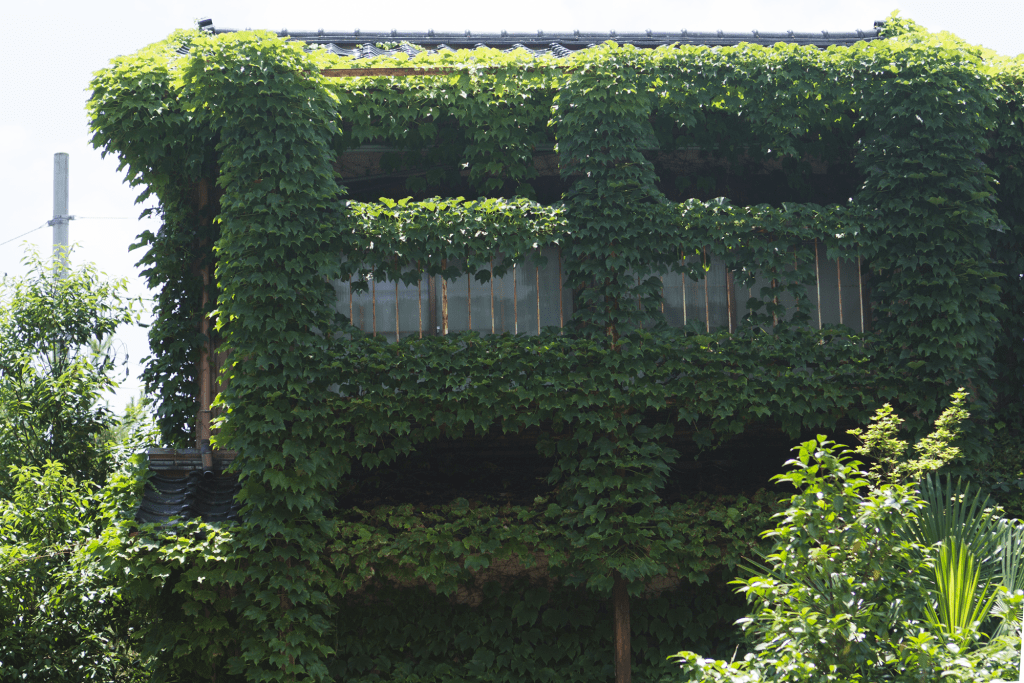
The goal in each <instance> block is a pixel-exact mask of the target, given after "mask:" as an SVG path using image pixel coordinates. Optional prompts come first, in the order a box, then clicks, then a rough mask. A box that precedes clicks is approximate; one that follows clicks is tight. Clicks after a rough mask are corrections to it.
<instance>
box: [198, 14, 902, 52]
mask: <svg viewBox="0 0 1024 683" xmlns="http://www.w3.org/2000/svg"><path fill="white" fill-rule="evenodd" d="M203 21H205V22H207V23H206V24H203V23H202V22H200V24H201V27H202V28H204V29H205V30H207V31H210V32H212V33H232V32H234V31H236V30H237V29H232V28H220V27H215V26H214V25H213V23H212V22H211V21H208V20H203ZM880 25H882V26H884V22H875V27H873V28H870V29H867V30H860V29H858V30H856V31H838V32H837V31H818V32H795V31H781V32H771V31H750V32H743V33H726V32H723V31H696V32H695V31H686V30H682V31H645V32H643V33H619V32H616V31H607V32H585V31H572V32H571V33H570V32H548V31H537V32H536V33H510V32H508V31H501V32H500V33H476V32H473V31H463V32H445V31H432V30H431V31H426V32H422V31H421V32H416V31H390V32H383V31H377V32H374V31H371V32H366V33H364V32H362V31H359V30H358V29H357V30H355V31H347V32H346V31H324V30H323V29H320V30H319V31H288V30H283V31H278V32H277V34H278V35H279V36H281V37H286V38H290V39H292V40H298V41H302V42H305V43H307V44H309V45H311V46H312V45H323V46H325V47H326V48H327V49H328V50H330V51H331V52H333V53H335V54H338V55H342V56H346V57H353V58H355V59H368V58H371V57H379V56H381V55H393V54H396V53H398V52H403V53H405V54H408V55H410V56H412V55H415V54H418V53H419V52H420V51H421V50H427V51H428V52H431V53H433V52H442V51H446V50H464V49H475V48H478V47H491V48H497V49H499V50H504V51H506V52H511V51H513V50H518V49H524V50H528V51H530V52H533V53H534V54H535V55H541V54H553V55H555V56H556V57H566V56H568V55H569V54H571V53H572V52H575V51H576V50H582V49H585V48H588V47H593V46H594V45H599V44H601V43H603V42H605V41H608V40H614V41H616V42H617V43H620V44H629V45H635V46H636V47H641V48H656V47H661V46H663V45H673V44H676V43H678V44H682V45H707V46H712V47H713V46H723V45H738V44H740V43H754V44H758V45H774V44H775V43H780V42H782V43H795V44H797V45H814V46H816V47H821V48H825V47H830V46H833V45H852V44H853V43H856V42H859V41H862V40H877V39H878V34H879V26H880ZM379 43H385V44H387V43H392V44H393V43H397V44H398V45H396V46H395V47H393V48H387V49H386V48H380V47H377V44H379ZM413 46H415V47H413ZM417 48H419V49H417Z"/></svg>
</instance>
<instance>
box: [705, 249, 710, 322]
mask: <svg viewBox="0 0 1024 683" xmlns="http://www.w3.org/2000/svg"><path fill="white" fill-rule="evenodd" d="M710 274H711V266H710V264H708V248H707V247H704V319H705V320H706V321H707V328H708V334H711V302H710V301H709V299H708V276H709V275H710Z"/></svg>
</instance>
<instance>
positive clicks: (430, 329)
mask: <svg viewBox="0 0 1024 683" xmlns="http://www.w3.org/2000/svg"><path fill="white" fill-rule="evenodd" d="M436 278H437V276H436V275H430V274H429V273H428V274H427V318H428V319H429V320H428V321H427V336H429V337H433V336H434V335H436V334H437V332H438V326H437V284H436Z"/></svg>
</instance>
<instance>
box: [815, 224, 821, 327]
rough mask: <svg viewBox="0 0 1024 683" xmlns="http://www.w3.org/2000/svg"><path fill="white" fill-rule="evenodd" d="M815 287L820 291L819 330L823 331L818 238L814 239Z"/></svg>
mask: <svg viewBox="0 0 1024 683" xmlns="http://www.w3.org/2000/svg"><path fill="white" fill-rule="evenodd" d="M814 286H815V287H817V291H818V329H819V330H820V329H821V271H820V270H819V269H818V238H817V237H815V238H814Z"/></svg>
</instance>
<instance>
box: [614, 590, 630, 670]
mask: <svg viewBox="0 0 1024 683" xmlns="http://www.w3.org/2000/svg"><path fill="white" fill-rule="evenodd" d="M612 614H613V619H614V620H615V627H614V630H613V640H614V641H615V643H614V647H615V683H630V681H631V679H632V671H631V669H632V661H631V660H632V659H633V657H632V654H633V653H632V646H631V644H630V624H629V593H628V591H627V590H626V581H625V579H623V578H622V577H621V576H619V574H618V573H617V572H616V574H615V583H614V584H613V585H612Z"/></svg>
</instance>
